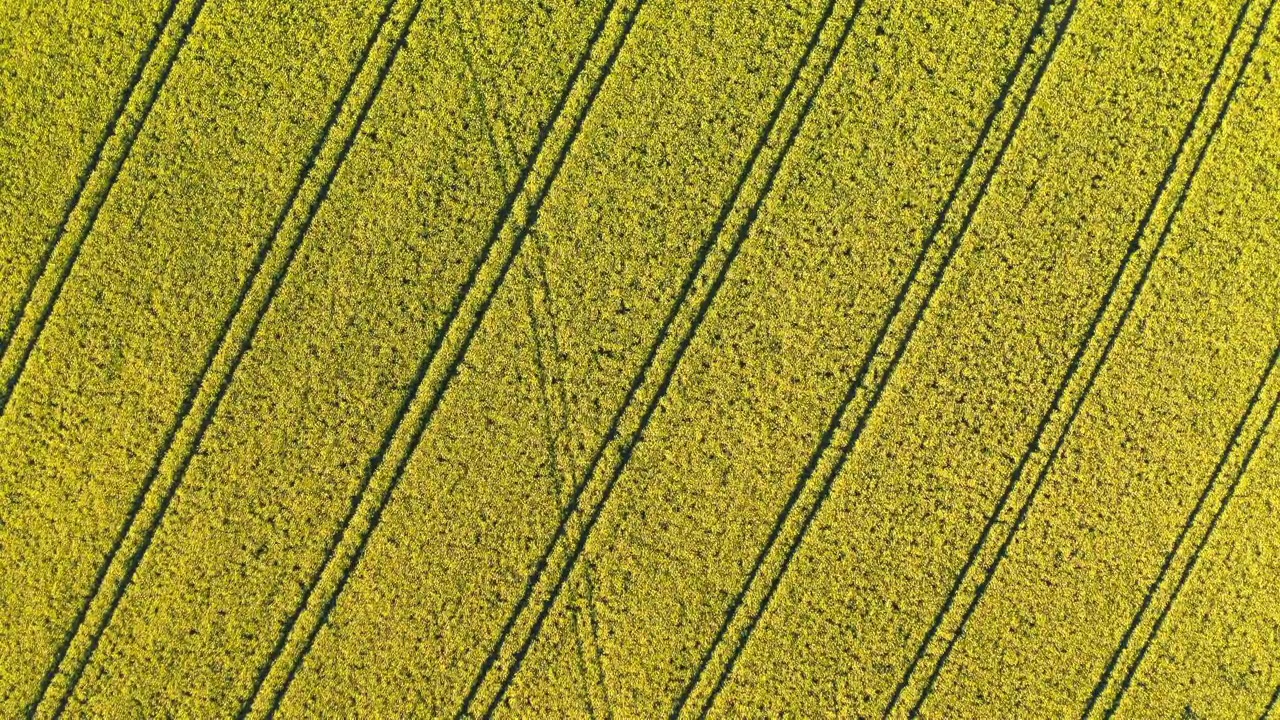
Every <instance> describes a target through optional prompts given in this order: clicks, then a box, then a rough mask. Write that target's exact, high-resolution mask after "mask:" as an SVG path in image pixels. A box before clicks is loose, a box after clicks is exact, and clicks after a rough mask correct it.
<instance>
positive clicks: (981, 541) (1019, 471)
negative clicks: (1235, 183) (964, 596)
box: [884, 3, 1247, 718]
mask: <svg viewBox="0 0 1280 720" xmlns="http://www.w3.org/2000/svg"><path fill="white" fill-rule="evenodd" d="M1246 4H1247V3H1246ZM1243 17H1244V16H1243V11H1242V13H1241V15H1240V18H1239V20H1242V19H1243ZM1236 27H1237V28H1238V27H1239V22H1237V26H1236ZM1232 37H1233V38H1234V35H1233V36H1232ZM1230 45H1231V41H1230V40H1229V41H1228V43H1227V48H1230ZM1225 58H1226V49H1224V51H1223V53H1222V56H1221V57H1220V62H1219V66H1218V69H1220V68H1221V61H1222V60H1225ZM1214 77H1216V71H1215V75H1214ZM1212 85H1213V83H1212V82H1210V83H1208V84H1206V86H1205V91H1204V93H1203V94H1202V96H1201V99H1200V104H1199V105H1198V106H1197V108H1196V111H1195V113H1194V114H1193V117H1192V122H1191V123H1189V124H1188V126H1187V129H1186V131H1185V132H1184V134H1183V136H1182V139H1181V141H1180V143H1179V145H1178V149H1177V151H1176V152H1175V154H1174V156H1173V159H1172V161H1171V163H1170V164H1169V166H1168V167H1167V168H1166V171H1165V175H1164V176H1163V178H1162V179H1161V181H1160V183H1159V185H1158V186H1157V190H1156V193H1155V194H1154V195H1153V196H1152V198H1151V200H1150V202H1149V204H1148V206H1147V210H1146V213H1145V215H1144V217H1143V220H1142V222H1141V223H1139V225H1138V229H1137V231H1136V232H1135V234H1134V237H1133V240H1132V241H1131V243H1130V245H1129V248H1128V251H1127V253H1126V255H1125V257H1124V259H1123V260H1122V261H1121V263H1120V266H1119V267H1118V268H1117V270H1116V272H1115V274H1114V276H1113V277H1112V279H1111V285H1110V286H1109V288H1108V289H1107V292H1106V294H1105V295H1104V297H1103V300H1102V303H1101V305H1100V306H1099V309H1098V311H1097V313H1096V314H1095V316H1094V319H1093V321H1092V322H1091V323H1090V325H1089V328H1088V330H1087V331H1086V333H1085V337H1084V339H1083V341H1082V342H1081V343H1080V345H1079V346H1078V348H1077V349H1076V353H1075V355H1074V357H1072V359H1071V363H1070V364H1069V365H1068V369H1067V372H1066V374H1065V375H1064V376H1063V379H1062V381H1061V382H1060V384H1059V385H1058V388H1057V390H1056V391H1055V393H1054V397H1053V401H1052V402H1051V403H1050V406H1049V410H1048V411H1046V412H1045V414H1044V415H1043V416H1042V417H1041V418H1040V423H1039V425H1038V427H1037V428H1036V432H1035V434H1034V436H1033V440H1032V442H1031V443H1030V444H1029V445H1028V447H1027V449H1026V451H1024V453H1023V455H1022V457H1021V458H1020V459H1019V462H1018V465H1017V466H1016V467H1015V469H1014V471H1013V474H1012V475H1011V477H1010V481H1009V482H1008V483H1007V484H1006V486H1005V488H1004V490H1003V492H1002V494H1001V496H1000V499H999V500H998V501H997V503H996V507H995V509H994V510H993V511H992V512H991V514H990V515H989V516H988V518H987V522H986V524H985V526H984V527H983V529H982V532H981V533H980V534H979V536H978V539H977V541H976V542H975V543H974V545H973V547H972V548H971V549H970V551H969V555H968V557H967V558H966V560H965V563H964V565H963V566H962V567H961V569H960V572H959V573H957V574H956V578H955V581H954V583H953V584H952V586H951V589H950V591H949V592H948V594H947V597H946V599H945V600H944V602H943V604H942V607H941V608H940V609H939V610H938V613H937V615H936V616H935V617H934V619H933V623H932V624H931V625H930V627H929V629H928V631H926V633H925V635H924V638H923V639H922V640H921V643H920V646H919V647H918V648H917V650H916V654H915V657H914V658H913V659H912V661H911V664H910V665H909V666H908V668H907V670H906V672H905V673H904V674H903V676H902V679H901V680H900V681H899V683H898V686H897V689H896V690H895V691H894V695H893V698H892V700H891V701H890V703H889V706H888V707H886V708H885V713H884V717H885V718H887V717H888V716H889V714H890V713H891V712H892V711H893V710H894V708H895V706H896V705H897V703H898V702H899V701H900V699H901V696H902V694H903V693H904V692H905V691H906V689H907V687H908V685H909V684H910V682H911V678H912V676H913V675H914V674H915V671H916V669H917V668H918V666H919V664H920V662H921V661H922V660H923V659H924V656H925V654H926V653H927V652H928V649H929V647H930V646H931V644H932V642H933V640H934V638H935V637H936V636H937V633H938V632H939V631H940V630H941V628H942V624H943V623H944V622H945V620H946V618H947V616H948V615H949V613H950V612H951V609H952V607H953V606H954V604H955V601H956V599H957V598H958V597H959V594H960V591H961V589H962V588H963V586H964V583H965V581H966V580H967V579H968V577H969V574H970V572H971V571H972V570H973V567H974V565H975V564H976V563H977V561H978V557H979V555H980V554H981V552H982V550H983V548H984V547H985V546H986V543H987V541H988V539H989V538H990V535H991V533H992V532H993V531H994V529H995V526H996V523H997V521H998V520H999V518H1000V515H1001V513H1002V512H1003V511H1004V509H1005V507H1006V506H1007V505H1008V503H1009V501H1010V499H1011V498H1012V496H1013V492H1014V490H1015V487H1016V486H1017V484H1018V482H1019V481H1020V480H1021V478H1022V475H1023V472H1024V471H1025V468H1026V466H1027V464H1028V463H1029V462H1030V461H1031V457H1032V455H1033V454H1034V452H1035V450H1036V449H1037V448H1039V447H1040V444H1041V439H1042V438H1043V436H1044V435H1045V433H1046V432H1047V431H1048V429H1049V423H1050V421H1051V420H1052V418H1053V417H1054V415H1055V414H1056V413H1057V412H1058V411H1059V408H1060V407H1061V405H1062V402H1063V399H1064V397H1065V395H1066V392H1067V390H1068V388H1069V387H1070V384H1071V381H1072V379H1073V378H1074V377H1075V375H1076V373H1077V371H1078V369H1079V367H1080V364H1081V362H1082V361H1083V359H1084V356H1085V354H1086V352H1087V350H1088V348H1089V345H1090V343H1091V342H1092V340H1093V337H1094V335H1095V333H1096V332H1097V330H1098V327H1099V326H1100V324H1101V322H1102V320H1103V318H1104V316H1105V314H1106V311H1107V309H1108V308H1109V307H1110V305H1111V301H1112V299H1113V297H1114V295H1115V293H1116V292H1117V291H1118V290H1119V287H1120V283H1121V280H1122V279H1123V277H1124V274H1125V271H1126V270H1127V268H1128V267H1129V265H1130V263H1131V262H1132V260H1133V257H1134V255H1135V254H1136V253H1137V252H1138V250H1139V248H1140V244H1139V240H1140V238H1141V236H1142V234H1143V232H1144V231H1145V229H1146V227H1147V226H1148V224H1149V223H1150V221H1151V218H1152V216H1153V214H1154V213H1155V210H1156V207H1157V205H1158V202H1159V200H1160V198H1161V196H1162V195H1163V193H1164V191H1165V188H1166V187H1167V186H1168V183H1169V182H1170V180H1171V177H1172V173H1173V171H1174V169H1175V168H1176V167H1177V162H1178V159H1179V158H1180V157H1181V154H1182V152H1183V148H1184V147H1185V146H1186V144H1187V142H1188V140H1189V139H1190V133H1191V130H1192V129H1193V128H1194V126H1195V124H1196V120H1197V119H1198V118H1199V115H1200V113H1201V112H1202V111H1203V108H1204V105H1205V103H1206V102H1207V101H1208V93H1209V90H1210V88H1212Z"/></svg>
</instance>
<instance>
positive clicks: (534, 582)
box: [457, 0, 863, 718]
mask: <svg viewBox="0 0 1280 720" xmlns="http://www.w3.org/2000/svg"><path fill="white" fill-rule="evenodd" d="M835 5H836V1H835V0H831V1H830V2H829V3H828V4H827V6H826V8H825V9H824V11H823V15H822V18H821V20H820V21H819V22H818V24H817V26H816V27H815V29H814V32H813V34H812V35H811V36H810V39H809V42H808V44H807V45H806V47H805V51H804V53H803V54H802V55H801V58H800V60H799V61H798V62H797V64H796V66H795V67H794V68H793V71H792V74H791V77H790V78H789V80H788V83H787V85H786V87H785V89H784V90H783V92H782V93H781V94H780V95H779V98H778V100H777V102H776V103H775V105H774V108H773V111H772V112H771V114H770V118H769V121H768V122H767V123H766V124H765V126H764V128H763V129H762V131H761V133H760V135H759V136H758V138H757V141H756V144H755V146H754V147H753V148H752V152H751V155H750V156H749V159H748V161H747V163H746V164H745V165H744V166H743V169H742V171H741V172H740V174H739V177H738V180H737V183H736V185H735V187H734V189H733V191H732V192H731V193H730V195H729V196H728V197H727V198H726V200H725V202H724V204H723V205H722V207H721V211H720V214H719V216H718V217H717V219H716V221H715V223H713V225H712V229H711V232H710V233H709V234H708V237H707V240H706V241H705V242H704V243H703V245H702V246H701V247H700V248H699V252H698V254H697V256H696V258H695V261H694V263H693V265H692V266H691V268H690V270H689V273H688V274H687V275H686V277H685V281H684V284H683V285H682V287H681V292H680V294H679V295H678V297H677V299H676V302H675V303H674V304H673V305H672V307H671V309H670V310H669V312H668V315H667V316H666V318H665V320H664V322H663V324H662V326H661V329H660V330H659V333H658V335H657V337H656V338H655V340H654V342H653V344H652V345H651V346H650V348H649V352H648V356H647V357H646V358H645V361H644V362H643V363H642V365H641V368H640V371H639V372H638V373H637V375H636V376H635V377H634V378H633V379H632V383H631V386H630V389H629V390H628V393H627V396H626V398H625V399H624V401H623V403H622V405H621V406H620V407H619V408H618V409H617V411H616V412H615V414H614V416H613V418H612V421H611V423H610V427H609V430H608V431H607V432H606V433H605V435H604V437H603V438H602V440H601V443H600V445H599V446H598V447H597V449H596V452H595V453H594V455H593V457H592V460H591V462H590V463H589V465H588V469H587V471H586V472H585V473H584V476H583V480H582V481H581V483H579V484H578V485H577V487H576V488H575V489H574V495H573V497H572V498H571V500H570V503H569V504H568V506H567V507H566V509H565V511H564V513H562V515H561V521H560V525H559V526H558V527H557V529H556V532H555V534H554V535H553V536H552V538H551V539H550V541H549V542H548V544H547V546H546V548H545V550H544V553H543V555H542V557H541V558H540V559H539V561H538V563H537V564H536V565H535V569H534V572H533V574H532V575H531V577H530V578H529V580H528V582H527V583H526V585H525V590H524V594H523V595H522V597H521V598H520V601H519V602H518V603H517V604H516V606H515V608H514V609H513V610H512V613H511V615H510V616H509V618H508V621H507V623H506V625H505V626H504V627H503V630H502V632H501V633H500V635H499V637H498V639H497V641H496V642H495V643H494V645H493V647H492V649H491V651H490V653H489V655H488V656H487V657H486V659H485V661H484V663H483V664H482V665H481V667H480V670H479V672H478V673H477V675H476V678H475V680H474V681H473V683H472V685H471V688H470V690H469V691H468V694H467V696H466V697H465V698H464V699H463V703H462V706H461V708H460V709H459V710H458V713H457V717H459V718H461V717H464V716H468V715H470V714H471V713H472V705H473V704H474V702H475V700H476V697H477V695H478V693H479V690H480V688H481V687H482V686H483V684H484V683H485V681H486V679H487V678H488V677H489V674H490V672H491V671H492V669H493V667H494V665H495V664H496V662H497V660H498V658H499V656H500V654H501V652H502V649H503V647H504V645H505V644H506V642H507V640H509V639H510V637H511V635H512V633H513V632H514V629H515V626H516V624H517V622H518V621H519V619H520V618H521V616H522V614H523V613H524V611H525V610H526V609H527V607H528V606H529V603H530V601H531V600H532V597H533V593H534V590H535V589H536V587H537V586H538V583H539V581H540V580H541V577H542V574H543V573H544V572H545V571H546V569H547V566H548V564H549V562H550V558H551V555H552V554H553V553H554V552H555V550H556V548H557V546H558V544H559V541H560V540H561V539H562V538H564V537H566V533H567V530H568V523H569V521H570V519H571V518H572V517H573V516H574V515H575V513H577V512H578V511H579V507H580V505H581V503H582V497H583V495H584V494H585V492H586V490H587V489H588V486H589V485H590V481H591V479H592V478H593V477H594V476H595V473H596V470H597V469H598V468H599V465H600V463H601V461H602V460H603V458H604V455H605V452H606V451H607V450H608V448H609V447H610V445H611V444H612V442H613V440H615V439H617V438H620V437H621V434H622V433H621V430H620V426H621V423H622V420H623V417H624V416H625V415H626V413H627V411H628V410H629V409H630V408H631V407H632V403H633V402H634V401H635V398H636V397H637V396H638V393H639V391H640V389H641V387H642V386H643V385H645V381H646V379H647V376H648V372H649V370H651V369H652V368H653V365H654V362H655V360H656V359H657V356H658V354H659V352H660V351H661V349H662V348H663V346H664V345H665V342H666V340H667V338H668V337H669V336H670V333H671V330H672V327H673V326H674V324H675V322H676V320H677V318H678V316H679V314H680V311H681V310H682V309H683V308H684V307H686V306H687V305H688V301H689V299H690V297H691V296H692V293H693V290H694V287H695V283H696V281H697V279H698V277H699V276H700V275H701V273H702V270H703V269H704V267H705V266H706V263H707V261H708V259H709V258H710V256H711V253H712V251H713V250H714V249H715V247H716V245H717V241H718V240H719V239H720V237H721V236H722V235H723V231H724V226H725V225H726V224H727V222H728V220H729V216H730V214H731V213H732V212H733V210H734V208H735V207H736V206H737V204H738V199H739V198H740V196H741V193H742V191H743V189H744V188H745V187H746V185H747V181H748V180H749V178H750V177H751V175H752V174H753V170H754V168H755V166H756V162H757V161H758V159H759V157H760V155H761V153H762V152H763V151H764V149H765V147H766V145H767V144H768V140H769V138H770V137H771V136H772V134H773V130H774V128H775V126H776V125H777V122H778V120H779V118H780V117H781V116H782V114H783V111H784V109H785V107H786V105H787V104H788V100H789V98H790V97H791V96H792V93H793V91H794V90H795V88H796V86H797V84H798V83H799V80H800V77H801V74H802V73H803V71H804V70H805V69H806V68H807V67H808V66H809V60H810V57H811V56H812V55H813V51H814V50H815V49H816V48H817V46H818V43H819V40H820V38H821V35H822V33H823V30H824V29H825V28H826V26H827V23H828V21H829V20H830V19H831V17H832V15H833V13H834V10H835ZM862 5H863V2H862V0H856V2H855V4H854V7H853V9H852V11H851V13H850V15H849V17H848V18H847V20H846V22H845V24H844V27H843V30H842V32H841V34H840V36H839V39H838V41H837V42H836V45H835V48H834V49H833V51H832V53H831V55H830V56H829V58H828V59H827V61H826V63H825V64H824V66H823V68H822V71H821V74H820V76H819V78H818V80H817V82H816V84H815V85H814V87H813V88H812V89H811V90H810V92H809V94H808V96H807V98H806V99H805V101H804V103H803V105H802V107H801V109H800V111H799V114H798V117H797V119H796V121H795V123H794V124H793V126H792V128H791V129H790V131H789V132H788V133H787V136H786V138H785V140H783V142H782V145H781V148H780V149H779V150H778V152H777V154H776V156H775V158H774V160H773V163H772V164H771V166H770V167H769V169H768V170H767V177H766V179H765V182H764V185H763V187H762V189H761V191H760V194H759V195H758V197H757V198H756V200H755V202H754V203H753V204H752V206H751V208H750V209H749V210H748V211H747V216H746V218H745V219H744V221H743V222H742V224H741V225H740V226H739V228H738V231H737V232H736V233H735V236H734V240H733V241H732V244H731V246H730V247H729V248H728V250H727V252H726V253H725V257H724V260H723V261H722V262H721V264H720V265H719V267H718V269H717V270H716V276H715V277H714V278H713V279H712V280H711V281H710V283H709V284H706V285H704V287H706V295H705V296H704V297H703V299H702V301H701V302H700V303H699V305H698V307H697V309H696V311H695V314H694V317H693V318H692V319H691V321H690V324H689V327H688V328H686V330H685V332H684V334H683V335H682V337H681V338H680V340H679V341H678V342H677V344H676V346H675V349H674V352H673V357H672V358H671V361H670V362H669V363H668V364H667V367H666V369H665V370H664V373H663V376H662V378H661V379H660V380H659V382H658V387H657V389H656V392H655V394H654V396H653V397H652V398H651V399H650V400H649V402H648V403H647V404H646V406H645V409H644V410H643V412H642V415H641V417H640V420H639V423H638V425H637V427H636V429H635V430H634V431H633V432H631V433H629V434H628V435H629V436H628V438H627V440H625V441H624V444H623V446H622V448H621V450H620V451H619V458H618V460H617V464H616V465H615V467H614V469H613V472H612V474H611V476H610V477H609V479H608V480H606V481H605V484H604V487H603V488H602V490H601V491H600V497H599V498H598V499H597V501H596V502H595V503H593V504H592V505H591V507H590V510H589V511H588V515H587V518H586V520H585V522H584V523H583V525H582V527H581V530H580V532H579V535H578V539H577V541H576V542H575V544H574V545H573V547H572V549H571V550H569V551H568V552H569V555H568V558H567V559H566V561H565V563H564V565H563V566H562V567H561V569H560V572H559V574H558V576H557V577H556V579H555V580H554V582H553V585H552V587H551V589H550V591H549V595H548V597H547V598H546V600H545V601H544V602H543V603H542V604H541V605H540V607H539V609H538V611H537V613H536V615H535V617H534V619H533V620H532V624H531V627H530V628H529V630H528V631H527V633H526V634H525V637H524V640H523V641H522V642H521V644H520V647H519V648H517V649H516V650H515V651H514V653H513V657H512V661H511V664H510V666H509V667H508V669H507V671H506V672H505V674H504V677H503V679H502V681H501V683H500V685H499V687H498V690H497V692H496V693H495V694H494V696H493V698H492V699H491V701H490V702H489V703H488V705H487V707H486V709H485V711H484V713H483V715H484V716H485V717H490V716H492V715H493V713H494V712H495V711H496V709H497V706H498V705H499V704H500V703H501V702H502V699H503V697H504V696H505V694H506V692H507V690H508V689H509V688H510V686H511V683H512V681H513V680H514V678H515V676H516V674H517V673H518V672H519V669H520V666H521V663H522V662H523V659H524V657H525V656H526V655H527V653H528V651H529V649H530V648H531V647H532V645H533V643H534V642H535V641H536V639H537V637H538V635H539V633H540V631H541V628H542V625H543V623H544V622H545V620H546V618H547V616H548V615H549V614H550V612H551V609H552V608H553V607H554V605H555V602H556V600H557V599H558V597H559V595H560V592H561V591H562V590H563V588H564V586H565V584H566V583H567V581H568V578H569V575H570V574H571V573H572V571H573V569H574V567H575V565H576V562H577V560H578V558H579V557H580V556H581V554H582V551H583V549H584V548H585V546H586V542H587V539H588V537H589V536H590V533H591V530H592V529H593V528H594V526H595V523H596V521H597V520H598V519H599V517H600V514H601V512H602V511H603V509H604V506H605V504H606V503H607V502H608V499H609V497H610V495H611V494H612V490H613V488H614V486H615V485H616V483H617V481H618V479H619V478H620V477H621V475H622V473H623V471H624V470H625V468H626V465H627V463H628V462H629V460H630V458H631V456H632V453H633V451H634V450H635V447H636V446H637V445H638V444H639V443H640V442H641V441H642V440H643V434H644V430H645V429H646V428H647V427H648V424H649V421H650V419H651V418H652V417H653V414H654V412H655V411H656V409H657V407H658V405H659V404H660V403H661V401H662V398H663V397H664V396H665V394H666V391H667V389H668V387H669V386H670V382H671V380H672V378H673V377H674V375H675V372H676V369H677V368H678V366H679V363H680V360H681V359H682V358H683V355H684V352H685V351H686V350H687V348H688V347H689V345H690V343H691V342H692V340H693V336H694V334H695V333H696V332H697V330H698V328H699V327H700V326H701V323H702V321H703V319H704V318H705V316H706V314H707V311H708V310H709V309H710V306H711V304H712V301H713V300H714V299H715V297H716V295H717V293H718V292H719V289H720V287H721V286H722V285H723V283H724V280H725V278H726V277H727V275H728V272H729V269H730V267H731V266H732V264H733V261H734V259H735V258H736V257H737V255H738V252H739V251H740V249H741V247H742V244H743V243H744V242H745V240H746V238H747V237H748V235H749V234H750V230H751V227H752V226H753V224H754V222H755V219H756V218H757V217H758V215H759V211H760V208H761V206H762V205H763V202H764V199H765V198H766V197H767V196H768V195H769V193H770V191H771V190H772V188H773V184H774V182H775V180H776V178H777V174H778V171H779V169H780V167H781V165H782V163H783V161H784V160H785V158H786V157H787V155H788V153H789V152H790V150H791V147H792V146H793V145H794V143H795V140H796V139H797V137H798V136H799V134H800V130H801V128H802V127H803V125H804V122H805V120H806V119H807V117H808V114H809V111H810V110H811V109H812V107H813V103H814V100H815V99H816V97H817V94H818V92H819V91H820V90H821V89H822V87H823V85H824V84H825V82H826V79H827V77H828V76H829V75H830V72H831V69H832V67H833V66H834V65H835V61H836V59H837V58H838V56H839V54H840V51H841V49H842V48H843V46H844V43H845V41H846V40H847V38H848V36H849V33H850V31H851V30H852V28H853V24H854V21H855V20H856V19H857V17H858V15H859V13H860V11H861V9H862Z"/></svg>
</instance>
